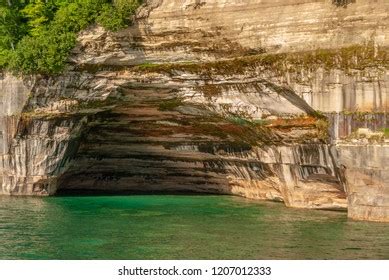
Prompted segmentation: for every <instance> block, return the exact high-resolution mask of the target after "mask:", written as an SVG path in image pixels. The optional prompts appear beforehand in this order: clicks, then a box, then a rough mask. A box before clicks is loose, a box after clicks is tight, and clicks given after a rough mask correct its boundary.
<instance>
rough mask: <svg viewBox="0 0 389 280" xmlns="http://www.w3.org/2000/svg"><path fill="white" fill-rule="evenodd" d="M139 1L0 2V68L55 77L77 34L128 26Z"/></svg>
mask: <svg viewBox="0 0 389 280" xmlns="http://www.w3.org/2000/svg"><path fill="white" fill-rule="evenodd" d="M141 2H142V0H0V68H2V69H7V70H9V71H12V72H15V73H22V74H34V73H40V74H49V75H52V74H59V73H61V72H62V71H63V69H64V67H65V66H66V62H67V59H68V56H69V53H70V51H71V50H72V48H74V46H75V44H76V37H77V33H78V32H79V31H81V30H83V29H85V28H86V27H88V26H89V25H91V24H94V23H97V24H100V25H102V26H103V27H105V28H106V29H108V30H112V31H117V30H119V29H121V28H124V27H126V26H128V25H129V24H131V17H132V15H133V14H134V13H135V11H136V9H137V8H138V7H139V5H140V4H141Z"/></svg>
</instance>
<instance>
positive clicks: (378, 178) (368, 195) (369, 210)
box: [339, 143, 389, 222]
mask: <svg viewBox="0 0 389 280" xmlns="http://www.w3.org/2000/svg"><path fill="white" fill-rule="evenodd" d="M339 150H340V159H341V163H342V164H343V165H344V166H345V167H346V169H345V174H346V177H347V185H346V187H347V193H348V206H349V208H348V215H349V217H351V218H353V219H358V220H370V221H379V222H389V184H388V182H389V172H388V168H389V157H388V155H389V145H388V144H382V145H366V144H365V145H363V144H349V143H344V144H340V145H339Z"/></svg>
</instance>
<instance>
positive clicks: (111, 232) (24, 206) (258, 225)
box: [0, 195, 389, 259]
mask: <svg viewBox="0 0 389 280" xmlns="http://www.w3.org/2000/svg"><path fill="white" fill-rule="evenodd" d="M388 233H389V225H387V224H376V223H367V222H355V221H349V220H347V217H346V213H345V212H334V211H312V210H301V209H288V208H285V207H284V206H283V205H282V204H279V203H269V202H258V201H251V200H247V199H243V198H237V197H227V196H171V195H168V196H160V195H156V196H109V197H104V196H100V197H50V198H15V197H0V242H1V244H2V246H1V247H0V258H1V259H237V258H238V259H388V258H389V234H388Z"/></svg>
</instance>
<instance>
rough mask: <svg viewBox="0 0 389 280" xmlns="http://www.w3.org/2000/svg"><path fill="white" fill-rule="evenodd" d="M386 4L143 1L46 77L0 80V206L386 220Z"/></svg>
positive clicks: (90, 36) (86, 38) (85, 35)
mask: <svg viewBox="0 0 389 280" xmlns="http://www.w3.org/2000/svg"><path fill="white" fill-rule="evenodd" d="M388 13H389V3H388V2H387V1H385V0H381V1H380V0H378V1H367V0H360V1H358V0H357V1H355V3H350V4H349V5H346V6H338V5H335V4H334V3H333V1H324V0H323V1H314V0H296V1H289V0H282V1H270V0H269V1H259V0H247V1H220V0H219V1H217V0H202V1H195V0H192V1H190V0H186V1H175V0H174V1H166V0H165V1H163V0H152V1H146V3H145V5H144V6H142V7H141V8H140V9H139V11H138V14H137V20H136V23H135V25H134V26H131V27H129V28H128V29H125V30H122V31H120V32H117V33H110V32H106V31H105V30H103V29H102V28H101V27H98V26H91V27H90V28H89V29H88V30H85V31H83V32H82V33H81V34H80V35H79V39H78V42H79V43H78V46H77V47H76V48H75V49H74V51H73V54H72V56H71V57H70V59H69V67H68V69H67V71H66V72H65V73H64V74H63V75H61V76H58V77H28V78H27V77H24V78H23V79H16V78H14V77H12V76H11V75H9V74H4V75H3V77H2V80H1V84H0V88H1V90H0V101H1V102H0V108H1V109H2V110H1V111H0V120H1V122H0V182H1V183H2V185H1V186H2V187H1V193H2V194H13V195H50V194H55V193H56V192H57V191H66V192H69V191H89V192H98V191H102V192H134V191H137V192H138V191H145V192H151V191H174V192H179V191H194V192H207V193H221V194H234V195H240V196H245V197H249V198H255V199H268V200H275V201H283V202H284V203H285V204H286V205H287V206H291V207H301V208H319V209H346V208H347V197H348V208H349V216H350V217H352V218H358V219H366V220H380V221H388V220H389V212H388V210H387V209H389V208H388V207H387V206H389V205H388V201H389V200H388V195H389V192H388V191H387V188H389V183H388V178H386V177H387V176H386V175H385V170H386V165H385V162H386V161H387V158H388V155H387V153H385V151H386V150H387V145H388V144H387V140H385V135H381V136H379V137H378V138H377V137H376V138H377V139H376V138H374V137H372V138H371V139H370V138H369V139H367V138H368V137H365V138H364V139H354V138H358V137H357V136H356V135H355V132H356V130H357V129H358V128H360V127H363V128H370V129H371V130H373V131H380V130H382V129H384V128H387V115H386V111H387V109H388V94H389V89H388V87H389V79H388V77H389V72H388V60H387V47H388V45H389V40H388V30H387V28H386V27H387V25H388V21H389V16H388Z"/></svg>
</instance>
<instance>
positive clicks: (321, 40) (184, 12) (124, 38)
mask: <svg viewBox="0 0 389 280" xmlns="http://www.w3.org/2000/svg"><path fill="white" fill-rule="evenodd" d="M147 3H148V5H147V6H146V7H145V8H143V9H141V10H140V12H139V14H138V22H137V24H136V25H135V26H134V27H131V28H129V29H128V30H123V31H122V32H119V33H117V34H115V35H114V36H112V37H111V36H108V37H107V36H106V35H101V34H99V32H96V33H95V32H92V33H90V31H87V32H86V33H84V34H83V40H82V41H84V42H88V43H87V45H85V44H84V45H83V48H82V49H80V50H81V51H82V53H83V54H82V55H80V56H79V57H77V58H76V59H75V61H78V62H79V63H91V64H105V65H107V64H113V65H129V64H139V63H142V62H143V61H150V62H156V61H159V62H162V61H165V62H166V61H167V62H171V61H190V60H210V59H214V58H226V57H231V56H232V57H234V56H237V55H245V54H255V53H258V52H262V51H264V50H265V51H277V52H291V51H306V50H313V49H319V48H322V49H323V48H324V49H325V48H340V47H345V46H350V45H355V44H362V45H363V44H366V43H367V42H374V43H375V44H377V45H381V46H388V45H389V36H388V32H389V31H388V28H387V25H388V20H389V18H388V11H389V3H388V2H387V1H386V0H374V1H373V0H357V1H356V3H354V4H350V5H348V6H347V8H342V7H336V5H333V4H332V1H331V0H280V1H273V0H245V1H237V0H233V1H231V0H201V1H197V0H184V1H183V0H149V1H147ZM129 34H131V35H130V36H129Z"/></svg>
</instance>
